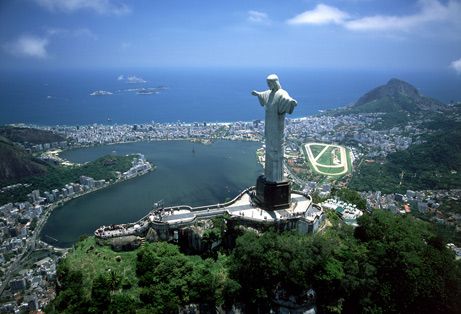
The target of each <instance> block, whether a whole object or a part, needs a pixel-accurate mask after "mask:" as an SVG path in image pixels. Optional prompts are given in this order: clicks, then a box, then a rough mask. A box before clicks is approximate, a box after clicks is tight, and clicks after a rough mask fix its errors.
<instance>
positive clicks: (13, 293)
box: [0, 190, 59, 313]
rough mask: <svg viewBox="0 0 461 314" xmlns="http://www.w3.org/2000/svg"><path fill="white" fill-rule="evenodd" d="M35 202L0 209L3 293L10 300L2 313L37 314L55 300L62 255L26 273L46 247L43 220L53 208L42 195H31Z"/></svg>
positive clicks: (0, 307)
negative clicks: (41, 235) (26, 264)
mask: <svg viewBox="0 0 461 314" xmlns="http://www.w3.org/2000/svg"><path fill="white" fill-rule="evenodd" d="M37 195H38V200H37V201H35V202H32V203H31V202H20V203H14V204H13V203H8V204H5V205H3V206H1V207H0V264H1V267H0V270H1V277H0V293H1V294H2V298H3V299H7V300H11V301H9V302H6V303H4V304H2V305H0V312H1V313H4V312H6V313H19V312H30V311H36V310H38V309H39V308H41V307H43V306H44V305H46V304H47V303H48V302H49V301H50V300H51V299H52V298H53V296H54V278H55V276H56V263H57V260H58V259H59V255H56V254H52V253H50V257H47V258H46V259H44V260H42V261H41V262H37V263H35V265H34V266H33V267H32V268H31V269H23V265H22V263H24V262H26V261H27V260H28V257H29V254H30V253H32V252H33V251H34V250H41V249H43V248H44V247H45V244H44V243H42V242H41V241H39V239H38V237H39V233H40V229H41V226H42V225H43V223H44V220H45V218H44V216H46V215H47V213H48V212H49V211H48V210H47V209H48V208H49V207H50V206H51V205H50V204H44V202H45V201H44V198H42V197H40V194H39V191H38V190H35V191H34V192H33V193H31V197H34V198H37Z"/></svg>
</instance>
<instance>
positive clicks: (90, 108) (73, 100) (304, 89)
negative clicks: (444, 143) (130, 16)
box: [0, 68, 461, 125]
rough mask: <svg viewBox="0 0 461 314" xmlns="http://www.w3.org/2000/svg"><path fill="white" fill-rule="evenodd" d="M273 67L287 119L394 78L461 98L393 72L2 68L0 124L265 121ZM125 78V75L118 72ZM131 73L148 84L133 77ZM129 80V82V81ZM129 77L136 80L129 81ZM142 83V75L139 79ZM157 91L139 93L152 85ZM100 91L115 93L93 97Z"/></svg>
mask: <svg viewBox="0 0 461 314" xmlns="http://www.w3.org/2000/svg"><path fill="white" fill-rule="evenodd" d="M272 72H275V73H277V74H278V75H279V78H280V82H281V84H282V87H283V88H284V89H286V90H287V91H288V92H289V94H290V95H291V96H292V97H293V98H295V99H296V100H297V101H298V103H299V106H298V107H297V108H296V110H295V112H294V113H293V115H292V117H301V116H307V115H312V114H316V113H318V112H319V111H320V110H325V109H330V108H336V107H339V106H344V105H348V104H351V103H353V102H355V101H356V100H357V99H358V98H359V97H360V96H361V95H363V94H364V93H366V92H367V91H369V90H370V89H372V88H374V87H376V86H378V85H382V84H385V83H386V82H387V81H388V80H389V79H391V78H393V77H396V78H400V79H403V80H405V81H407V82H409V83H411V84H412V85H414V86H416V87H417V88H418V89H419V90H420V91H421V93H422V94H424V95H426V96H431V97H433V98H436V99H439V100H440V101H442V102H445V103H447V102H449V101H452V100H455V101H459V100H461V76H460V75H456V74H455V73H452V72H451V71H448V69H447V71H445V72H438V73H424V72H419V73H416V72H411V73H410V72H396V71H390V70H389V71H350V70H348V71H346V70H338V71H335V70H315V71H314V70H306V69H293V68H291V69H261V68H258V69H217V68H212V69H192V68H188V69H180V68H174V69H171V68H170V69H165V68H156V69H140V68H138V69H111V70H101V69H98V70H92V71H90V70H68V71H58V70H49V71H40V72H39V71H28V72H25V71H16V72H8V73H7V72H5V71H2V72H1V75H0V113H1V114H0V124H7V123H28V124H38V125H57V124H61V125H62V124H67V125H85V124H93V123H103V124H107V123H117V124H124V123H129V124H136V123H149V122H152V121H154V122H162V123H164V122H176V121H183V122H201V121H208V122H222V121H250V120H255V119H262V118H263V117H264V115H263V111H262V110H261V108H260V107H259V104H258V101H257V100H256V99H255V98H254V97H253V96H251V95H250V93H251V91H252V90H253V89H256V90H264V89H267V86H266V83H265V77H266V76H267V75H268V74H270V73H272ZM122 76H123V77H122ZM129 76H135V77H136V78H138V79H143V80H145V81H146V82H143V83H141V82H136V81H137V80H136V78H131V79H128V80H127V77H129ZM129 81H131V83H130V82H129ZM133 81H134V82H133ZM138 81H139V80H138ZM159 86H162V87H166V88H162V89H159V90H158V91H159V93H158V94H155V93H154V94H138V93H137V92H139V91H140V90H141V89H147V90H148V89H149V88H156V87H159ZM97 90H104V91H108V92H111V93H112V95H106V96H91V95H90V94H91V93H92V92H94V91H97Z"/></svg>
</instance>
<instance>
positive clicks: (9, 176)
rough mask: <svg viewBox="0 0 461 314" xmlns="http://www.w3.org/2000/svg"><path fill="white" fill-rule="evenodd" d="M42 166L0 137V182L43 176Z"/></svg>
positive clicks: (44, 169) (22, 150) (43, 167)
mask: <svg viewBox="0 0 461 314" xmlns="http://www.w3.org/2000/svg"><path fill="white" fill-rule="evenodd" d="M45 171H46V167H45V166H44V165H41V164H39V163H38V162H36V161H34V159H33V157H32V155H31V154H29V153H27V152H26V151H25V150H24V149H22V148H20V147H18V146H16V145H15V144H14V143H12V142H11V141H10V140H8V139H6V138H4V137H2V136H0V182H1V181H7V180H15V179H19V178H23V177H28V176H33V175H38V174H43V173H44V172H45Z"/></svg>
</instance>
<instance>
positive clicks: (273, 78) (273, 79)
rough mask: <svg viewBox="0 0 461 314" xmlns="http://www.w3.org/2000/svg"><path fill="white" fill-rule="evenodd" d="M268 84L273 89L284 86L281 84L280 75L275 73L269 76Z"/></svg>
mask: <svg viewBox="0 0 461 314" xmlns="http://www.w3.org/2000/svg"><path fill="white" fill-rule="evenodd" d="M266 80H267V85H268V86H269V88H270V89H271V90H279V89H281V88H282V86H280V82H279V77H278V76H277V75H275V74H271V75H269V76H268V77H267V79H266Z"/></svg>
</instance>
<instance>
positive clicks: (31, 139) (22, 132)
mask: <svg viewBox="0 0 461 314" xmlns="http://www.w3.org/2000/svg"><path fill="white" fill-rule="evenodd" d="M0 136H3V137H5V138H7V139H9V140H10V141H12V142H18V143H30V144H44V143H53V142H60V141H64V140H65V138H64V137H63V136H61V135H58V134H55V133H53V132H51V131H46V130H39V129H33V128H22V127H12V126H0Z"/></svg>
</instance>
